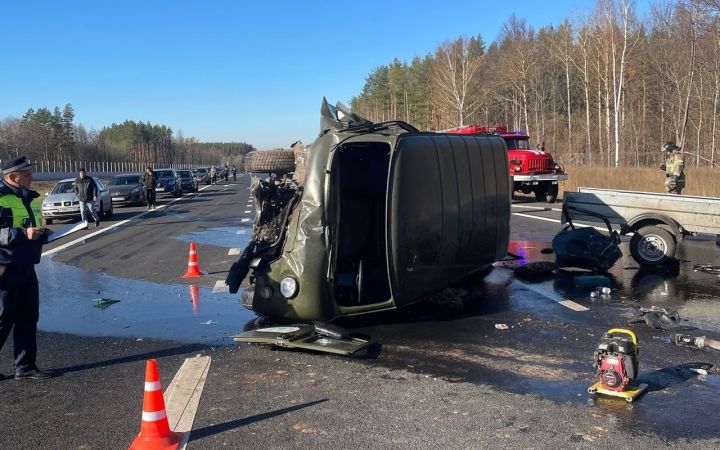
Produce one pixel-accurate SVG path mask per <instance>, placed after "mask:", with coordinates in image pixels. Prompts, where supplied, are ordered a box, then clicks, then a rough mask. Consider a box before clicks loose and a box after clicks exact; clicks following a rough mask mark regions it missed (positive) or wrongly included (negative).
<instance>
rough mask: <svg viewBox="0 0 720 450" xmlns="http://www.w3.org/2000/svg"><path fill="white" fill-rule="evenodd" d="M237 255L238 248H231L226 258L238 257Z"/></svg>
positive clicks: (238, 252)
mask: <svg viewBox="0 0 720 450" xmlns="http://www.w3.org/2000/svg"><path fill="white" fill-rule="evenodd" d="M239 254H240V249H239V248H231V249H230V250H228V256H232V255H239Z"/></svg>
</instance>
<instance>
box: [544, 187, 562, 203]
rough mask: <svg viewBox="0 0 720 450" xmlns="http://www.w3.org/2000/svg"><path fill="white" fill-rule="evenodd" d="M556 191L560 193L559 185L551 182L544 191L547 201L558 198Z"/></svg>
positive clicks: (553, 201) (552, 201)
mask: <svg viewBox="0 0 720 450" xmlns="http://www.w3.org/2000/svg"><path fill="white" fill-rule="evenodd" d="M558 193H560V185H558V184H551V185H550V186H548V189H547V192H546V193H545V199H546V200H547V202H548V203H555V202H556V201H557V198H558Z"/></svg>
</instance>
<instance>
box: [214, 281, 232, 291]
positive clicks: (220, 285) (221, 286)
mask: <svg viewBox="0 0 720 450" xmlns="http://www.w3.org/2000/svg"><path fill="white" fill-rule="evenodd" d="M221 292H230V287H228V286H227V285H226V284H225V280H217V281H216V282H215V287H214V288H213V290H212V293H213V294H219V293H221Z"/></svg>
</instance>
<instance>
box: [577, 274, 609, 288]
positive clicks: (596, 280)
mask: <svg viewBox="0 0 720 450" xmlns="http://www.w3.org/2000/svg"><path fill="white" fill-rule="evenodd" d="M575 286H593V287H594V286H610V278H609V277H606V276H605V275H578V276H576V277H575Z"/></svg>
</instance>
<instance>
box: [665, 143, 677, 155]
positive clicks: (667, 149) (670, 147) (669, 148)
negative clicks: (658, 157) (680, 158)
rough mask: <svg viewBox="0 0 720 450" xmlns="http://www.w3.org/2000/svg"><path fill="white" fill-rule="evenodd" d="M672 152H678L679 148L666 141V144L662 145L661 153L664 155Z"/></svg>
mask: <svg viewBox="0 0 720 450" xmlns="http://www.w3.org/2000/svg"><path fill="white" fill-rule="evenodd" d="M673 150H680V147H678V146H677V145H675V143H674V142H672V141H667V142H666V143H665V145H663V152H665V153H670V152H672V151H673Z"/></svg>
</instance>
